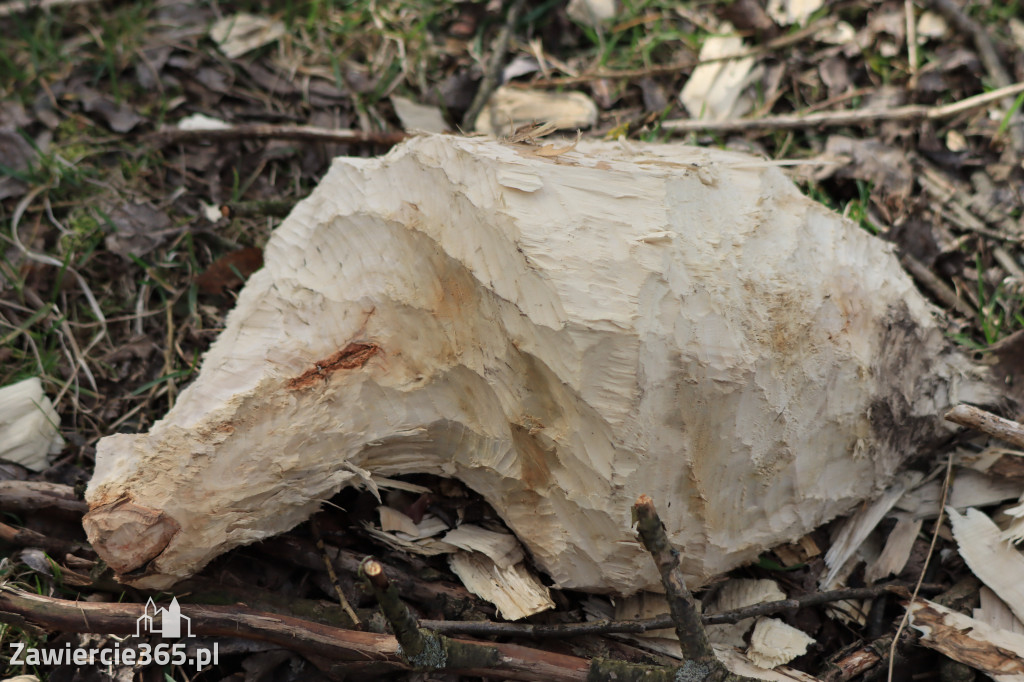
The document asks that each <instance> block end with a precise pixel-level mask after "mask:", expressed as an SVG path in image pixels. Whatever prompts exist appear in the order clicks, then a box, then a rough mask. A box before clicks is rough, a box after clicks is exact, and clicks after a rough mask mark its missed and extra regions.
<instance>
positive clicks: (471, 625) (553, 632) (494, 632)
mask: <svg viewBox="0 0 1024 682" xmlns="http://www.w3.org/2000/svg"><path fill="white" fill-rule="evenodd" d="M922 591H923V592H926V593H935V592H940V591H942V588H941V587H939V586H937V585H925V586H923V587H922ZM888 592H894V593H897V594H899V595H900V596H906V595H908V594H909V593H910V591H909V586H904V585H902V584H898V583H888V584H886V585H875V586H873V587H849V588H844V589H841V590H830V591H828V592H816V593H814V594H805V595H803V596H801V597H794V598H793V599H780V600H778V601H770V602H763V603H760V604H754V605H752V606H746V607H743V608H741V609H735V610H732V611H726V612H724V613H716V614H712V615H704V616H701V622H702V623H703V624H704V625H720V624H731V623H738V622H740V621H741V620H745V619H747V618H756V617H757V616H766V615H769V614H773V613H779V612H782V611H795V610H798V609H802V608H806V607H808V606H816V605H819V604H827V603H830V602H835V601H844V600H847V599H873V598H876V597H878V596H879V595H881V594H885V593H888ZM420 625H422V626H423V627H425V628H429V629H430V630H433V631H435V632H440V633H443V634H456V633H457V634H462V635H472V636H474V637H536V638H539V637H580V636H584V635H610V634H618V633H629V634H640V633H644V632H650V631H651V630H661V629H664V628H670V627H673V626H674V625H675V622H674V621H673V620H672V616H671V615H669V614H665V615H663V616H655V617H653V618H644V619H642V620H617V621H616V620H596V621H591V622H589V623H557V624H538V625H533V624H531V623H494V622H489V621H453V620H423V621H420Z"/></svg>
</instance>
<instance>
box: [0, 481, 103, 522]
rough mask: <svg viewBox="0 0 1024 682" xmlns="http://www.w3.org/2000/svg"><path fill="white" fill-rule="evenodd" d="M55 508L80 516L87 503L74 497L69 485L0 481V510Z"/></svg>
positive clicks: (86, 508)
mask: <svg viewBox="0 0 1024 682" xmlns="http://www.w3.org/2000/svg"><path fill="white" fill-rule="evenodd" d="M42 509H56V510H59V511H62V512H68V513H70V514H73V515H76V516H79V517H80V516H81V515H82V514H84V513H85V512H86V511H88V510H89V505H87V504H86V503H85V502H83V501H81V500H79V499H76V498H75V491H74V489H73V488H72V487H71V486H69V485H62V484H60V483H47V482H46V481H0V510H2V511H8V512H30V511H32V512H34V511H40V510H42Z"/></svg>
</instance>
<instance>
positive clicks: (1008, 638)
mask: <svg viewBox="0 0 1024 682" xmlns="http://www.w3.org/2000/svg"><path fill="white" fill-rule="evenodd" d="M910 626H911V627H912V628H914V629H916V630H919V631H920V632H921V643H922V644H924V645H925V646H926V647H929V648H931V649H935V650H936V651H940V652H942V653H943V654H944V655H946V656H948V657H950V658H952V659H953V660H954V661H960V662H961V663H964V664H966V665H969V666H971V667H972V668H974V669H976V670H980V671H982V672H983V673H985V674H986V675H989V676H991V677H992V678H993V679H995V680H997V682H1010V681H1011V680H1012V681H1013V682H1022V681H1024V635H1019V634H1017V633H1014V632H1009V631H1007V630H997V629H995V628H993V627H992V626H990V625H987V624H985V623H983V622H981V621H980V620H976V619H974V618H971V617H970V616H965V615H963V614H962V613H957V612H956V611H953V610H951V609H947V608H946V607H945V606H941V605H939V604H936V603H935V602H932V601H928V600H919V601H916V602H914V603H913V604H911V605H910Z"/></svg>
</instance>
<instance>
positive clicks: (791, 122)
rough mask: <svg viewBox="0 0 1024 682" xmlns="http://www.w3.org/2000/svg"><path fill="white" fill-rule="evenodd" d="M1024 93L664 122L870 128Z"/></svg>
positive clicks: (677, 125)
mask: <svg viewBox="0 0 1024 682" xmlns="http://www.w3.org/2000/svg"><path fill="white" fill-rule="evenodd" d="M1019 92H1024V83H1014V84H1013V85H1010V86H1007V87H1005V88H1000V89H998V90H993V91H992V92H986V93H983V94H980V95H974V96H973V97H968V98H967V99H963V100H960V101H959V102H953V103H952V104H943V105H941V106H924V105H921V104H911V105H908V106H904V107H895V108H892V109H845V110H842V111H821V112H817V113H812V114H799V113H796V114H784V115H781V116H764V117H762V118H749V119H748V118H735V119H729V120H725V121H695V120H692V119H674V120H671V121H664V122H662V124H661V126H662V128H664V129H665V130H668V131H671V132H674V133H693V132H734V131H735V132H742V131H746V130H764V129H770V130H789V129H798V128H815V127H822V128H825V127H837V126H850V125H856V126H866V125H871V124H873V123H879V122H882V121H913V120H921V119H928V120H936V119H942V118H949V117H950V116H955V115H957V114H960V113H963V112H965V111H970V110H971V109H979V108H981V107H984V106H986V105H988V104H991V103H992V102H995V101H998V100H1000V99H1003V98H1004V97H1008V96H1010V95H1015V94H1017V93H1019Z"/></svg>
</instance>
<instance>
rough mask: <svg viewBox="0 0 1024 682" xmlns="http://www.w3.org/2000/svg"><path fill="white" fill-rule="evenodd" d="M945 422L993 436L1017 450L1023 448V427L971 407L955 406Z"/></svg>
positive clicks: (948, 413) (947, 414)
mask: <svg viewBox="0 0 1024 682" xmlns="http://www.w3.org/2000/svg"><path fill="white" fill-rule="evenodd" d="M945 418H946V420H947V421H951V422H953V423H954V424H959V425H960V426H966V427H967V428H970V429H974V430H975V431H981V432H982V433H987V434H988V435H990V436H995V437H996V438H998V439H1000V440H1004V441H1006V442H1007V443H1010V444H1011V445H1013V446H1016V447H1018V448H1024V425H1021V424H1019V423H1017V422H1015V421H1011V420H1009V419H1003V418H1002V417H1000V416H999V415H995V414H992V413H991V412H986V411H985V410H982V409H980V408H977V407H974V406H973V405H957V406H956V407H954V408H953V409H951V410H950V411H949V412H947V413H946V417H945Z"/></svg>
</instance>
